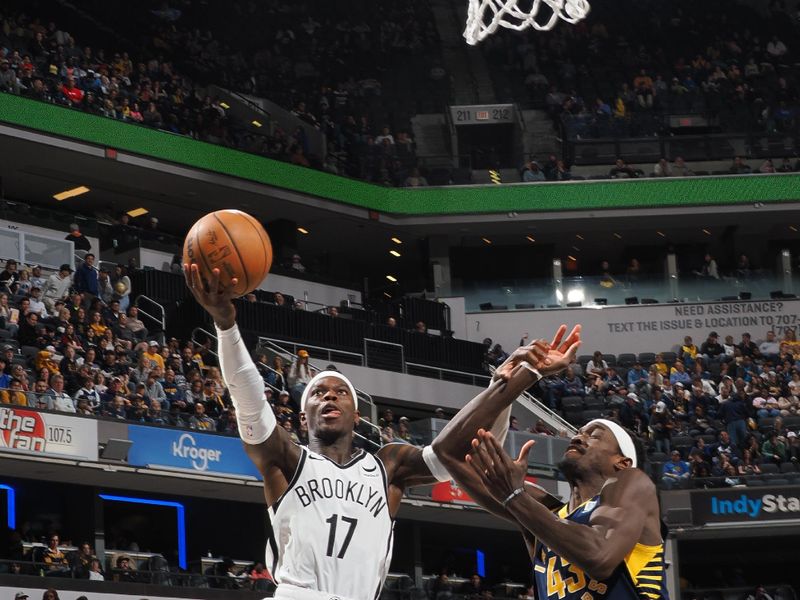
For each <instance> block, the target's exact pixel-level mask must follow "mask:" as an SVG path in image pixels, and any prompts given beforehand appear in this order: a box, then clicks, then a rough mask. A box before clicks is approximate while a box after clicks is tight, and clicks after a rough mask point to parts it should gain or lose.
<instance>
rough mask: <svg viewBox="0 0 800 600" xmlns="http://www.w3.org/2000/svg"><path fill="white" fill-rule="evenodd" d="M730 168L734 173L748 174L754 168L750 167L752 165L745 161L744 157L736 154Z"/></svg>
mask: <svg viewBox="0 0 800 600" xmlns="http://www.w3.org/2000/svg"><path fill="white" fill-rule="evenodd" d="M728 170H729V171H730V173H731V174H732V175H748V174H750V173H752V172H753V169H752V168H750V165H748V164H747V163H746V162H744V159H743V158H742V157H741V156H736V157H735V158H734V159H733V164H732V165H731V167H730V169H728Z"/></svg>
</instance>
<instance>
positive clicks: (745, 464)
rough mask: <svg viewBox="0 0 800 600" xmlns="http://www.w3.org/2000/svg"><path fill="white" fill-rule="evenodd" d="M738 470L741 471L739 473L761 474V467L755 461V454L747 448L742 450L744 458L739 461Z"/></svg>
mask: <svg viewBox="0 0 800 600" xmlns="http://www.w3.org/2000/svg"><path fill="white" fill-rule="evenodd" d="M736 470H737V471H738V472H739V475H760V474H761V467H759V466H758V464H756V463H755V462H754V461H753V455H752V453H751V452H750V450H748V449H747V448H745V449H744V450H742V460H741V461H740V462H739V465H738V467H737V469H736Z"/></svg>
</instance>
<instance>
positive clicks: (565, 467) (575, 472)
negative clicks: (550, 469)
mask: <svg viewBox="0 0 800 600" xmlns="http://www.w3.org/2000/svg"><path fill="white" fill-rule="evenodd" d="M556 467H558V470H559V471H561V473H562V475H564V478H565V479H566V480H567V481H569V482H573V481H577V480H579V479H581V473H583V469H582V468H581V466H580V465H579V464H578V461H577V459H575V458H572V457H566V456H565V457H564V458H562V459H561V460H560V461H559V462H558V463H557V464H556Z"/></svg>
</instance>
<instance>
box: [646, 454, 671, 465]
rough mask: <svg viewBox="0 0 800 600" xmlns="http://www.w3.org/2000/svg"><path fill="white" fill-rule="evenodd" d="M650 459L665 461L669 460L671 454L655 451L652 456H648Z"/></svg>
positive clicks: (652, 460) (651, 460)
mask: <svg viewBox="0 0 800 600" xmlns="http://www.w3.org/2000/svg"><path fill="white" fill-rule="evenodd" d="M648 460H650V462H661V463H665V462H667V461H668V460H669V456H667V455H666V454H664V453H663V452H653V453H652V454H651V455H650V456H648Z"/></svg>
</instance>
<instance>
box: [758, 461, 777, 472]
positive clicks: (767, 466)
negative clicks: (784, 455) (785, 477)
mask: <svg viewBox="0 0 800 600" xmlns="http://www.w3.org/2000/svg"><path fill="white" fill-rule="evenodd" d="M761 472H762V473H763V474H764V475H774V474H775V473H778V472H780V470H779V469H778V465H776V464H775V463H768V462H765V463H764V464H762V465H761Z"/></svg>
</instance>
